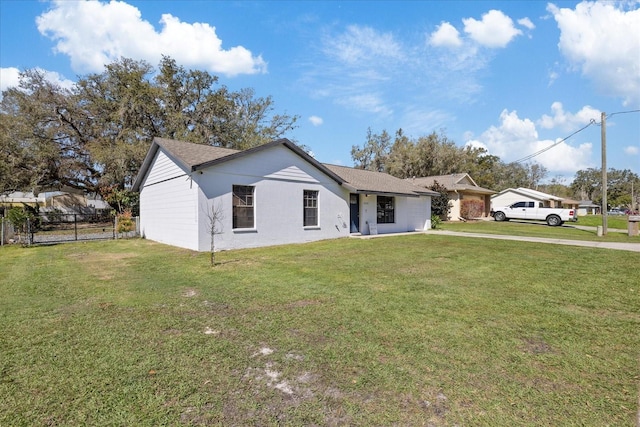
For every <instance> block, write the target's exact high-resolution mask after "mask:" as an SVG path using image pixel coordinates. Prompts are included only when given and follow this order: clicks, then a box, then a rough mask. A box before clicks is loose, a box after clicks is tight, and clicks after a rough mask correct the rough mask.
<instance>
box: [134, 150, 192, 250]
mask: <svg viewBox="0 0 640 427" xmlns="http://www.w3.org/2000/svg"><path fill="white" fill-rule="evenodd" d="M140 188H141V189H140V234H141V235H142V236H144V237H145V238H147V239H150V240H154V241H156V242H161V243H166V244H169V245H173V246H178V247H181V248H187V249H192V250H197V249H198V234H197V232H198V227H197V221H198V215H197V212H198V209H197V201H198V192H199V191H198V186H197V184H196V183H195V182H192V181H191V179H190V178H189V176H188V175H187V171H185V170H184V169H181V168H180V167H179V166H178V165H177V164H176V163H175V162H174V161H173V160H172V159H171V158H170V157H169V156H168V155H167V154H166V153H165V152H164V151H162V149H160V150H158V153H157V155H156V158H155V159H154V161H153V162H152V164H151V166H150V168H149V173H148V174H147V177H146V178H145V180H144V183H143V184H142V185H141V187H140Z"/></svg>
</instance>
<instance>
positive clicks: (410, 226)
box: [360, 195, 431, 234]
mask: <svg viewBox="0 0 640 427" xmlns="http://www.w3.org/2000/svg"><path fill="white" fill-rule="evenodd" d="M393 197H394V211H395V212H394V220H395V221H394V222H393V223H392V224H377V221H378V218H377V211H378V205H377V196H375V195H361V196H360V223H361V224H362V227H361V228H360V231H361V232H362V234H369V224H377V226H378V227H377V228H378V234H386V233H403V232H406V231H417V230H428V229H429V228H431V197H429V196H421V197H403V196H393Z"/></svg>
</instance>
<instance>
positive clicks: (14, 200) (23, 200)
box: [0, 191, 46, 208]
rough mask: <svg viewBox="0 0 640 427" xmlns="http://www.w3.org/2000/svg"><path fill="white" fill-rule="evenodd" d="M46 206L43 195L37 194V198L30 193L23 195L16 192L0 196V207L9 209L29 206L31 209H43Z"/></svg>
mask: <svg viewBox="0 0 640 427" xmlns="http://www.w3.org/2000/svg"><path fill="white" fill-rule="evenodd" d="M45 204H46V198H45V195H44V193H39V194H38V195H37V196H36V195H35V194H33V193H32V192H29V193H24V192H21V191H16V192H13V193H9V194H2V195H0V206H3V207H6V208H11V207H14V206H19V207H22V206H24V205H29V206H32V207H36V206H39V207H44V206H45Z"/></svg>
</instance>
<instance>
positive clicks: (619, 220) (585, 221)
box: [578, 215, 627, 230]
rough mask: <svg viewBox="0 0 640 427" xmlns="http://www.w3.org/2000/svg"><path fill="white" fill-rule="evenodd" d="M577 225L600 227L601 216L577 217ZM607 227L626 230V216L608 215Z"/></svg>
mask: <svg viewBox="0 0 640 427" xmlns="http://www.w3.org/2000/svg"><path fill="white" fill-rule="evenodd" d="M578 224H580V225H585V226H588V227H597V226H598V225H602V215H585V216H580V217H578ZM607 227H608V228H616V229H619V230H626V229H627V216H626V215H608V216H607Z"/></svg>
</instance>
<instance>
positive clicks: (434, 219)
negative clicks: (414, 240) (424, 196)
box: [431, 214, 442, 230]
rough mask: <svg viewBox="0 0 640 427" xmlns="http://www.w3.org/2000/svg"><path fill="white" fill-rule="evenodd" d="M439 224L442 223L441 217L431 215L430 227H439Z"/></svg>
mask: <svg viewBox="0 0 640 427" xmlns="http://www.w3.org/2000/svg"><path fill="white" fill-rule="evenodd" d="M440 224H442V219H440V216H439V215H435V214H434V215H431V228H432V229H433V230H435V229H437V228H438V227H440Z"/></svg>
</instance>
